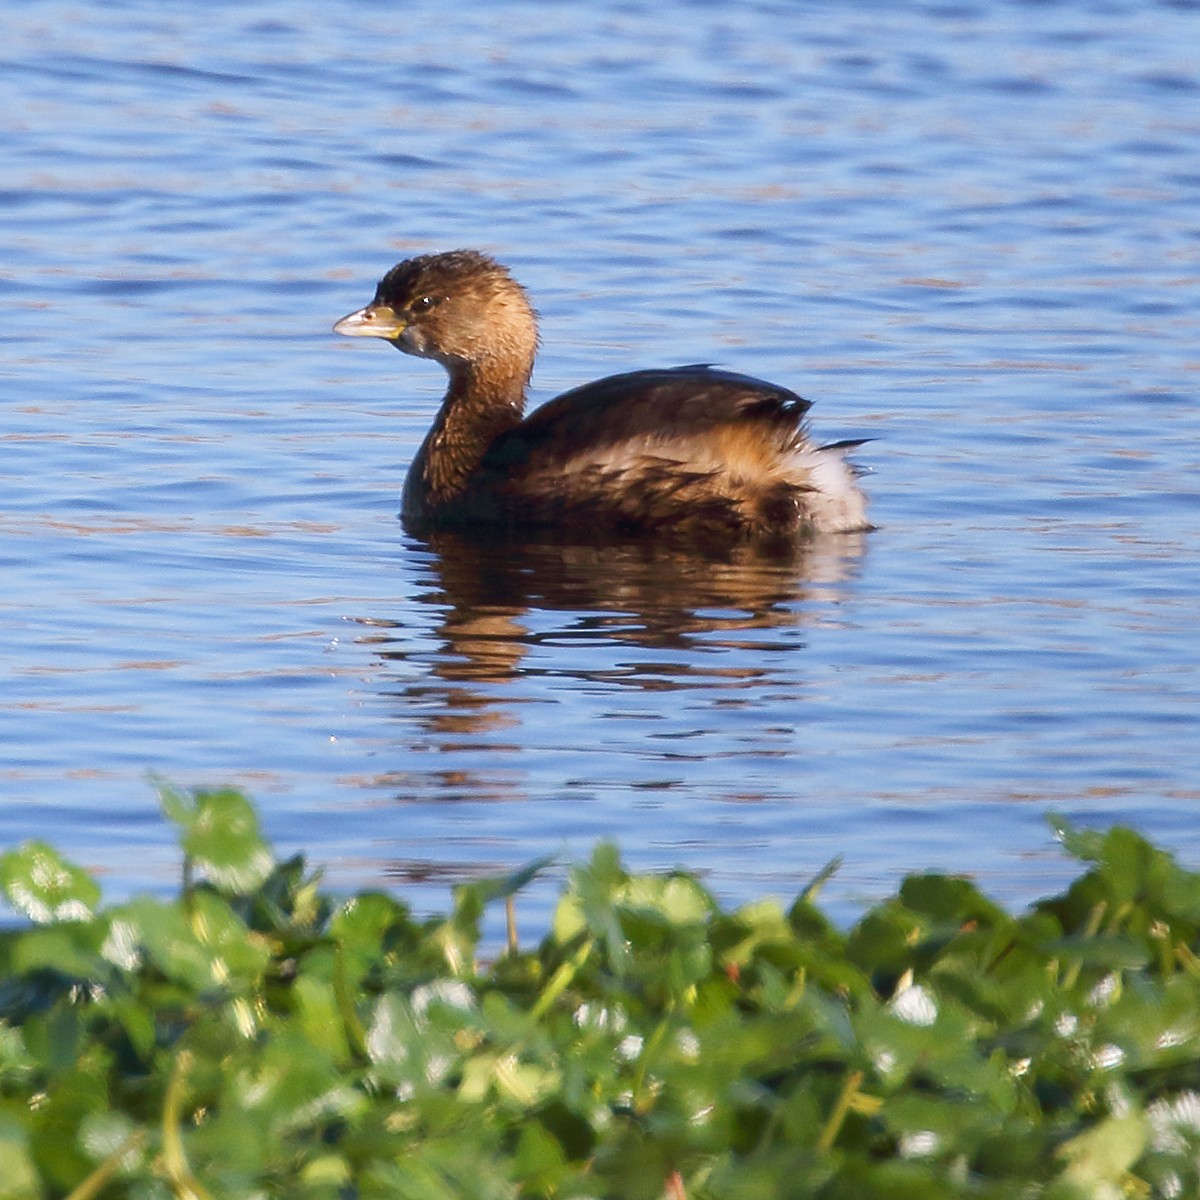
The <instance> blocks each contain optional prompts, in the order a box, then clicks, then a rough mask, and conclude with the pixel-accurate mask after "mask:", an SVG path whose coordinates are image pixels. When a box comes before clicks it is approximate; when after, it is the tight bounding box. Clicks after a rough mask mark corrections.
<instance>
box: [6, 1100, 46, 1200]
mask: <svg viewBox="0 0 1200 1200" xmlns="http://www.w3.org/2000/svg"><path fill="white" fill-rule="evenodd" d="M41 1195H42V1189H41V1186H40V1184H39V1183H38V1175H37V1171H36V1169H35V1168H34V1165H33V1159H32V1157H31V1156H30V1153H29V1135H28V1134H27V1133H26V1131H25V1129H24V1128H23V1127H22V1126H21V1125H20V1124H19V1123H18V1122H17V1121H16V1120H15V1119H14V1118H12V1117H10V1116H8V1115H7V1114H4V1113H0V1200H40V1197H41Z"/></svg>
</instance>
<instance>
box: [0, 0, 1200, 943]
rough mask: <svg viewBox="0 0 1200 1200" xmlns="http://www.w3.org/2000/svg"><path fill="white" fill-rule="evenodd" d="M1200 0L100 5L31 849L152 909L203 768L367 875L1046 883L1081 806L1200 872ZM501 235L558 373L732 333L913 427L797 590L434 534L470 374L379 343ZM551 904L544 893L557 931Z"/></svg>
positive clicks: (36, 308) (27, 292) (58, 457)
mask: <svg viewBox="0 0 1200 1200" xmlns="http://www.w3.org/2000/svg"><path fill="white" fill-rule="evenodd" d="M1197 44H1200V9H1198V7H1197V5H1195V4H1189V3H1171V4H1159V5H1149V4H1144V3H1141V2H1140V0H1138V2H1133V0H1130V2H1128V3H1123V2H1116V3H1106V4H1101V5H1095V4H1085V3H1083V2H1082V0H1063V2H1061V3H1029V4H1014V3H999V2H983V0H979V2H974V3H973V2H970V0H967V2H963V3H931V4H913V5H902V6H897V7H895V8H893V9H891V10H887V11H884V12H880V11H877V10H874V9H871V10H867V9H861V8H859V7H858V6H853V5H842V4H834V3H825V4H812V5H804V6H799V5H792V4H778V3H766V2H764V3H751V4H743V5H738V6H737V7H736V8H728V7H726V6H722V5H715V4H707V3H699V2H695V3H685V2H683V0H668V2H667V3H661V2H660V3H655V4H642V3H638V2H634V0H630V2H627V3H619V2H617V0H607V2H602V3H598V4H594V5H589V6H587V7H586V8H579V7H576V6H565V5H563V6H547V5H541V4H533V3H528V4H505V5H498V6H490V5H486V6H485V5H482V4H470V3H468V4H465V5H458V6H441V5H438V4H436V3H433V2H432V0H414V2H413V3H410V4H407V5H405V6H404V7H403V11H401V10H400V9H397V7H396V6H395V5H394V4H391V3H383V2H360V3H357V4H354V5H344V6H343V5H334V6H330V5H328V4H324V5H318V4H313V3H295V2H289V3H283V2H282V0H245V2H242V3H239V4H236V5H235V4H231V3H216V4H213V3H205V4H200V3H197V2H194V0H193V2H190V3H189V2H184V0H181V2H180V3H178V4H174V5H170V6H165V5H160V4H151V3H149V2H148V0H127V2H124V3H108V2H106V3H104V4H100V3H98V2H96V0H92V2H83V3H75V4H67V3H56V2H52V0H46V2H40V3H39V2H35V3H31V4H27V5H21V6H18V7H16V8H15V9H14V10H13V11H12V12H10V13H8V14H7V16H6V32H5V49H4V50H3V51H0V57H2V59H3V63H2V68H0V113H3V114H4V115H3V118H2V121H3V126H4V141H3V147H4V149H3V155H2V157H0V216H2V221H3V225H2V228H3V238H4V248H3V256H2V258H0V304H2V306H3V312H4V323H3V327H2V329H0V339H2V341H3V354H2V356H0V402H2V403H3V412H4V421H3V426H2V433H0V441H2V443H3V445H2V449H0V454H2V456H3V457H2V460H0V462H2V468H0V514H2V516H0V561H2V563H3V576H2V578H3V580H4V587H3V591H2V593H0V616H2V619H3V626H4V631H5V637H4V641H3V644H2V646H0V660H2V662H3V676H4V680H5V682H4V692H3V696H2V697H0V789H2V790H3V796H4V800H3V804H2V805H0V844H5V845H8V844H13V843H15V842H17V841H20V840H21V839H23V838H26V837H31V836H36V837H45V838H49V839H51V840H53V841H54V842H56V843H57V844H58V845H60V846H61V847H63V848H64V849H65V850H66V851H67V852H68V853H69V854H71V855H72V856H73V857H75V858H76V859H78V860H80V861H82V862H85V863H86V864H88V865H89V866H91V867H93V868H95V869H96V870H98V871H100V872H102V874H103V876H104V882H105V887H106V891H107V893H108V894H109V895H110V896H114V897H115V896H121V895H124V894H127V893H129V892H131V891H135V890H139V889H143V888H160V889H161V888H164V887H168V886H170V884H171V882H172V880H173V879H174V878H175V873H176V870H177V863H176V859H175V852H174V848H173V844H172V839H171V836H170V833H169V831H167V830H166V829H164V827H163V825H162V823H161V821H160V820H159V819H158V817H157V815H156V804H155V798H154V793H153V788H152V787H151V785H150V784H149V783H148V782H147V778H146V776H147V772H150V771H155V772H160V773H162V774H163V775H165V776H166V777H168V778H169V779H170V780H172V781H174V782H175V783H177V784H180V785H200V784H219V783H224V782H232V783H236V784H238V785H240V786H243V787H245V788H246V789H248V790H249V791H251V792H252V793H253V794H254V795H255V796H256V797H257V798H258V800H259V801H260V803H261V806H262V808H263V811H264V816H265V820H266V823H267V826H268V828H269V831H270V833H271V835H272V837H273V838H274V839H275V841H276V843H277V844H278V846H279V847H280V848H281V849H283V850H289V851H290V850H295V849H305V850H307V851H308V852H309V853H310V855H311V856H312V857H313V859H314V860H315V861H317V862H319V863H320V864H321V865H323V866H324V867H325V869H326V871H327V873H328V875H329V877H330V879H331V880H332V881H333V882H334V883H335V884H337V885H338V886H346V887H351V886H362V885H365V884H372V883H379V882H382V883H385V884H386V885H388V886H395V887H397V888H399V889H400V890H401V891H402V892H403V893H404V894H406V895H407V896H409V897H410V898H412V899H413V900H414V901H415V902H416V903H417V904H418V905H420V906H432V907H438V906H440V905H441V904H443V903H444V901H445V888H446V885H447V883H449V882H453V881H455V880H459V879H463V878H470V877H473V876H475V875H477V874H479V873H480V872H486V871H491V870H497V869H503V868H506V867H510V866H514V865H517V864H519V863H523V862H525V861H527V860H528V859H530V858H532V857H534V856H535V855H538V854H542V853H547V852H548V853H559V854H563V855H568V856H569V855H572V854H574V855H581V854H585V853H587V851H588V850H589V848H590V846H591V844H592V843H593V841H594V840H595V839H596V838H598V837H601V836H611V837H614V838H616V839H617V840H618V841H619V842H620V844H621V845H622V847H623V849H624V851H625V853H626V855H627V857H628V858H629V860H630V861H631V862H632V863H633V864H634V865H636V866H638V867H665V866H671V865H674V864H682V865H685V866H687V867H690V868H692V869H696V870H700V871H703V872H704V873H705V874H706V875H707V877H708V878H709V880H710V882H711V884H712V886H714V887H715V888H716V889H717V890H718V892H720V893H721V894H722V895H723V896H724V897H726V898H727V899H730V900H740V899H745V898H748V897H751V896H757V895H761V894H763V893H773V894H777V895H780V896H784V897H786V896H789V895H791V894H792V893H794V891H795V890H796V889H797V888H798V887H799V886H801V885H802V884H803V882H804V881H805V880H806V879H808V878H809V877H810V876H811V875H812V874H813V873H814V872H815V871H816V870H818V869H819V868H820V867H821V866H822V865H823V864H824V863H825V862H826V861H827V860H828V859H830V858H831V857H833V856H834V855H837V854H841V855H843V857H844V862H843V866H842V869H841V872H840V873H839V875H838V877H837V879H836V880H835V882H834V884H833V885H832V887H831V890H830V892H829V895H830V897H831V902H832V904H833V905H834V908H835V911H837V912H840V913H850V912H852V911H854V909H855V906H856V905H858V904H861V903H863V902H864V901H867V900H870V899H871V898H874V897H878V896H880V895H882V894H884V893H885V892H886V891H887V890H889V889H890V888H891V887H892V886H894V884H895V882H896V881H897V880H898V878H899V877H900V876H901V875H902V874H903V873H905V872H906V871H908V870H910V869H914V868H924V867H932V868H941V869H950V870H956V871H967V872H969V873H971V874H972V875H973V876H975V877H976V878H977V879H978V880H979V881H980V882H981V884H982V885H983V886H984V887H985V888H986V889H987V890H988V891H989V892H991V893H992V894H993V895H996V896H997V897H999V898H1001V899H1003V900H1005V901H1007V902H1010V903H1014V904H1020V903H1024V902H1027V901H1028V900H1030V899H1032V898H1034V897H1035V896H1037V895H1040V894H1042V893H1044V892H1045V891H1046V890H1047V889H1048V888H1051V887H1053V886H1056V885H1057V884H1058V883H1060V882H1061V881H1062V880H1063V879H1065V878H1066V877H1067V876H1068V874H1069V871H1070V868H1069V867H1068V866H1067V865H1066V864H1064V863H1063V862H1062V860H1061V859H1060V857H1059V856H1058V854H1057V852H1056V848H1055V846H1054V843H1053V841H1052V839H1051V837H1050V835H1049V832H1048V828H1047V825H1046V822H1045V815H1046V813H1047V812H1048V811H1051V810H1054V811H1059V812H1062V813H1065V814H1067V815H1068V816H1070V817H1071V818H1072V819H1074V820H1076V821H1078V822H1081V823H1085V824H1105V823H1109V822H1112V821H1118V820H1119V821H1124V822H1129V823H1132V824H1134V825H1136V826H1137V827H1138V828H1141V829H1143V830H1145V831H1146V832H1147V833H1149V834H1150V835H1151V836H1153V837H1154V838H1156V839H1158V840H1160V841H1162V842H1163V843H1165V844H1167V845H1169V846H1171V847H1172V848H1173V849H1175V850H1176V851H1178V853H1179V854H1180V855H1181V857H1183V858H1184V859H1185V860H1186V861H1189V862H1192V863H1196V862H1200V832H1198V830H1200V823H1198V822H1197V821H1196V820H1195V814H1196V811H1197V800H1198V799H1200V781H1198V779H1197V770H1196V768H1197V761H1198V759H1200V754H1198V751H1200V727H1198V726H1200V716H1198V714H1200V670H1198V662H1197V659H1198V655H1197V642H1196V636H1195V633H1194V625H1195V612H1196V603H1197V596H1198V595H1200V566H1198V556H1197V552H1196V548H1197V545H1198V544H1200V504H1198V503H1197V483H1196V480H1197V466H1198V462H1197V459H1198V452H1197V445H1198V444H1200V416H1198V412H1197V399H1196V392H1197V378H1198V372H1200V358H1198V356H1197V349H1196V347H1197V344H1198V341H1200V336H1198V335H1200V287H1198V285H1200V216H1198V214H1200V72H1198V71H1197V68H1196V65H1195V47H1196V46H1197ZM462 245H465V246H478V247H480V248H484V249H487V250H490V251H492V252H493V253H495V254H496V255H497V256H498V257H500V258H501V259H502V260H504V261H505V262H507V263H509V264H510V265H511V266H512V268H513V269H514V271H515V273H516V274H517V275H518V277H519V278H520V279H522V280H523V281H524V282H525V283H526V285H527V286H528V287H529V288H530V290H531V291H532V293H533V295H534V297H535V300H536V302H537V304H538V306H539V308H540V310H541V311H542V313H543V336H544V349H543V353H542V355H541V357H540V360H539V366H538V370H537V373H536V375H535V379H534V399H535V400H540V399H544V398H546V397H548V396H551V395H553V394H555V393H556V392H558V391H560V390H562V389H564V388H566V387H568V386H571V385H573V384H575V383H578V382H581V381H583V380H586V379H589V378H593V377H596V376H598V375H600V374H604V373H607V372H610V371H615V370H621V369H628V368H633V367H638V366H651V365H661V364H667V363H678V362H694V361H716V362H719V363H721V364H723V365H725V366H727V367H729V368H731V369H734V370H740V371H745V372H748V373H751V374H756V375H760V376H763V377H766V378H770V379H774V380H778V381H779V382H781V383H785V384H788V385H789V386H792V387H795V388H796V389H797V390H799V391H801V392H802V393H803V394H805V395H807V396H809V397H810V398H812V399H813V400H814V401H815V402H816V403H815V408H814V414H813V416H814V425H815V427H816V430H817V432H818V435H819V436H821V437H823V438H827V439H830V440H832V439H834V438H841V437H870V438H873V439H875V440H874V441H873V442H871V444H870V445H868V446H866V447H865V448H864V449H863V450H862V451H861V453H860V459H861V461H862V462H863V464H864V465H866V466H867V467H869V468H870V470H871V474H870V475H869V476H868V477H867V479H866V481H865V482H866V486H867V489H868V490H869V492H870V494H871V497H872V503H873V507H872V515H873V517H874V518H875V520H876V521H877V522H878V523H879V526H880V529H879V530H878V531H877V532H875V533H873V534H871V535H869V536H868V537H866V538H862V539H858V538H845V539H834V540H833V541H831V542H829V543H819V544H817V545H814V546H813V547H811V548H808V549H807V550H806V551H805V552H804V553H803V554H801V555H800V556H799V557H798V558H797V561H796V562H794V563H791V564H779V563H775V564H770V563H761V562H754V561H735V562H726V563H712V562H697V561H694V560H689V559H687V558H685V557H682V556H678V555H662V554H659V555H654V554H646V553H644V552H634V551H631V550H628V549H625V550H622V549H620V548H617V547H613V548H609V549H604V550H593V551H586V552H585V551H582V550H580V551H575V552H568V553H555V552H550V551H547V550H538V549H536V548H531V549H530V550H529V551H528V552H527V553H525V554H521V555H513V554H496V553H488V552H485V551H481V550H480V548H479V547H477V546H475V547H471V546H464V545H462V544H461V543H456V542H454V541H452V540H447V541H444V542H441V543H437V544H434V545H429V544H425V543H422V542H419V541H416V540H414V539H411V538H408V537H406V536H405V534H404V533H403V532H402V530H401V529H400V527H399V525H398V522H397V520H396V515H395V514H396V510H397V508H398V501H399V489H400V485H401V480H402V477H403V471H404V468H405V466H406V464H407V462H408V460H409V458H410V457H411V455H412V453H413V451H414V450H415V448H416V446H417V444H418V443H419V440H420V438H421V436H422V434H423V432H424V429H425V428H426V426H427V424H428V422H429V420H430V419H431V416H432V411H433V406H434V404H435V403H436V400H437V398H438V396H439V395H440V389H441V387H442V378H441V376H440V374H439V372H438V371H437V370H436V368H434V367H433V365H432V364H428V363H420V362H418V361H415V360H412V359H405V358H402V357H401V356H399V355H397V354H395V353H393V352H391V351H390V350H389V349H388V348H387V347H385V346H383V345H380V344H375V343H361V342H344V341H341V340H340V339H337V338H335V337H334V336H333V335H332V334H331V333H330V332H329V327H330V325H331V324H332V322H333V321H334V320H335V319H336V318H337V317H339V316H341V315H342V314H343V313H345V312H348V311H349V310H351V309H353V308H357V307H359V306H360V305H361V304H362V303H364V302H365V301H366V300H367V299H368V298H369V296H370V294H371V291H372V288H373V286H374V281H375V279H376V278H377V277H378V275H380V274H381V273H382V272H383V270H384V269H386V268H387V267H388V266H390V265H391V263H392V262H394V261H395V260H397V259H398V258H401V257H404V256H405V255H407V254H409V253H412V252H417V251H425V250H432V249H446V248H451V247H455V246H462ZM529 903H530V904H531V905H532V906H533V915H532V917H531V919H532V920H534V921H536V920H537V919H538V915H539V913H540V911H541V910H540V909H539V908H538V905H539V904H540V903H541V901H539V900H538V898H537V895H535V897H534V899H533V900H531V901H530V902H529Z"/></svg>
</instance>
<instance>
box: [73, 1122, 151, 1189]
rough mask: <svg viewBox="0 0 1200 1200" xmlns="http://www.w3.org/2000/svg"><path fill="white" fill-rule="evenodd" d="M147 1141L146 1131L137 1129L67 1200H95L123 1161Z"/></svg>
mask: <svg viewBox="0 0 1200 1200" xmlns="http://www.w3.org/2000/svg"><path fill="white" fill-rule="evenodd" d="M145 1140H146V1131H145V1130H144V1129H135V1130H134V1131H133V1132H132V1133H131V1134H130V1135H129V1136H128V1137H127V1138H126V1139H125V1140H124V1141H123V1142H122V1143H121V1144H120V1145H119V1146H118V1147H117V1148H116V1149H115V1150H114V1151H113V1152H112V1153H111V1154H110V1155H109V1156H108V1157H107V1158H106V1159H105V1160H104V1161H103V1162H102V1163H100V1165H99V1166H98V1167H97V1168H96V1169H95V1170H94V1171H93V1172H92V1173H91V1174H90V1175H89V1176H88V1177H87V1178H86V1179H85V1180H83V1182H82V1183H80V1184H79V1185H78V1187H76V1188H74V1189H72V1191H71V1192H70V1193H68V1195H67V1197H66V1200H93V1197H95V1196H98V1195H99V1194H100V1192H101V1191H103V1189H104V1185H105V1184H106V1183H108V1181H109V1180H110V1179H111V1178H112V1176H113V1175H114V1174H115V1173H116V1170H117V1168H118V1167H119V1166H120V1165H121V1160H122V1159H123V1158H124V1157H125V1156H126V1155H127V1154H128V1153H129V1152H130V1151H131V1150H134V1149H136V1148H137V1147H139V1146H140V1145H141V1144H142V1142H144V1141H145Z"/></svg>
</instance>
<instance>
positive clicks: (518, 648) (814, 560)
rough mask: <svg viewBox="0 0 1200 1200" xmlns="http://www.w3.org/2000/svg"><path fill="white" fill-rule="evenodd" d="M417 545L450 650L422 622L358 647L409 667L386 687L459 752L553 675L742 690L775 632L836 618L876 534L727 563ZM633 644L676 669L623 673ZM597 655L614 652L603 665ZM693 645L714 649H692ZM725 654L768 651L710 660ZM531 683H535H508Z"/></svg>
mask: <svg viewBox="0 0 1200 1200" xmlns="http://www.w3.org/2000/svg"><path fill="white" fill-rule="evenodd" d="M412 545H413V547H414V549H417V550H418V551H424V556H423V557H424V559H425V562H424V564H423V566H424V570H423V571H422V576H423V580H422V581H423V582H424V583H425V585H426V586H425V587H424V588H423V589H422V590H421V591H420V592H419V593H418V596H417V602H418V604H419V605H420V607H421V608H422V609H426V610H427V611H428V613H429V615H430V618H431V619H430V621H429V622H428V623H426V622H425V621H421V622H420V624H421V626H422V627H423V628H424V630H425V631H426V634H427V633H428V631H430V629H431V628H432V629H433V630H435V631H436V638H437V640H438V642H439V647H438V649H437V650H435V651H433V652H432V653H431V652H430V647H429V642H428V637H427V636H426V637H420V638H414V637H413V630H412V628H411V624H412V616H411V613H410V614H409V619H408V620H407V621H398V620H394V619H387V618H360V621H361V623H362V624H363V625H365V626H368V627H370V628H371V629H372V632H371V633H370V634H365V635H364V636H363V637H362V638H361V639H360V640H361V641H362V642H365V643H368V644H370V645H371V646H372V648H373V650H374V651H375V653H376V654H377V655H378V657H379V659H380V660H381V662H382V663H383V664H385V666H388V667H396V668H397V671H396V673H395V675H394V676H393V677H392V678H391V679H390V680H388V682H389V683H390V684H391V685H398V686H388V687H387V692H388V695H389V696H390V697H391V698H392V699H394V700H395V701H396V702H397V703H398V704H400V703H401V702H403V709H404V718H405V720H406V721H413V720H414V719H415V721H416V723H417V725H418V726H419V727H420V729H421V730H422V731H423V735H424V737H425V738H428V739H430V741H431V742H432V743H434V744H435V745H436V748H438V749H441V750H450V749H454V748H456V739H460V738H464V737H468V738H469V737H470V736H472V735H478V734H480V733H484V732H489V733H495V732H497V731H499V730H503V729H507V728H513V727H516V726H517V725H519V724H520V723H521V720H522V717H521V715H520V709H521V706H522V705H526V704H530V703H536V702H537V701H538V699H539V696H538V692H539V688H538V687H537V686H536V680H537V679H539V678H545V677H546V676H552V677H553V678H554V679H555V680H557V681H559V683H560V684H563V685H565V686H569V685H570V681H572V680H573V681H574V683H575V685H576V686H583V685H586V683H587V682H588V681H599V680H603V681H614V680H616V681H620V682H622V683H623V684H625V685H626V686H629V687H634V688H639V689H644V690H651V689H660V690H661V689H670V688H672V687H676V686H688V685H689V683H695V682H697V679H702V680H703V681H704V685H705V686H708V687H714V686H716V687H720V686H726V687H736V686H737V685H738V682H739V681H740V680H743V679H745V678H747V677H753V676H755V675H757V674H760V673H761V667H759V666H756V665H755V658H756V657H757V656H759V655H761V652H762V650H763V648H764V634H767V635H769V634H770V633H771V632H772V631H775V632H776V633H777V634H779V635H780V636H779V637H778V638H777V639H776V640H777V641H778V642H779V644H781V645H782V644H784V643H785V642H786V640H787V639H786V637H785V636H784V635H792V636H793V640H792V641H791V642H790V643H789V644H790V645H792V646H794V645H795V644H796V641H795V640H794V631H796V630H799V629H802V628H803V627H804V625H805V624H806V623H808V622H809V620H810V619H812V615H813V611H814V607H815V608H817V609H819V610H821V611H824V610H825V609H827V607H828V605H829V603H830V602H831V601H835V600H836V599H838V597H839V594H840V593H842V592H844V591H845V590H846V588H847V587H848V585H849V584H850V583H851V582H852V581H853V579H854V578H855V576H856V574H857V569H858V566H859V563H860V560H861V556H862V553H863V548H864V539H863V538H862V536H860V535H855V534H839V535H832V536H829V537H826V538H817V539H813V540H811V541H807V542H798V543H796V544H795V545H794V546H793V547H791V548H790V549H789V552H787V553H780V552H778V551H776V552H774V553H767V552H764V551H762V550H761V549H758V548H755V547H753V546H742V547H738V548H737V551H736V552H726V553H723V554H721V555H719V556H708V555H705V554H702V553H698V552H695V551H690V552H682V551H680V550H679V549H678V548H675V549H673V550H671V551H669V552H668V551H665V550H664V549H663V547H662V546H661V545H650V544H648V543H647V544H643V543H621V544H613V543H608V544H597V545H587V544H582V545H581V544H578V543H572V544H557V543H554V542H543V543H536V542H527V541H522V542H520V543H507V542H504V541H500V542H496V541H488V540H485V539H481V538H480V537H478V536H477V535H469V534H462V533H457V532H455V533H449V532H446V533H439V534H437V535H436V536H435V537H433V538H431V539H430V540H429V541H425V542H414V543H412ZM813 600H819V601H820V603H819V605H815V606H814V605H811V604H809V603H808V602H810V601H813ZM766 640H767V642H769V641H770V638H769V636H768V638H767V639H766ZM622 646H637V647H642V648H661V649H662V650H664V651H670V652H672V655H673V658H672V661H671V663H670V664H669V668H668V667H667V664H663V663H659V664H657V666H652V665H650V664H646V663H645V662H642V663H641V665H640V666H630V665H628V664H626V665H625V666H620V665H618V662H617V660H618V659H619V657H620V655H619V650H620V648H621V647H622ZM597 647H607V649H608V651H609V652H608V653H605V654H603V655H600V656H598V655H597V654H596V653H595V649H596V648H597ZM689 649H695V650H698V651H699V650H703V651H704V653H702V654H701V653H698V654H695V655H687V654H686V653H684V654H682V655H681V654H680V652H681V651H684V652H686V651H687V650H689ZM718 649H724V650H729V651H738V650H753V651H755V652H756V653H755V655H738V654H736V653H733V654H729V655H716V654H713V653H712V652H713V651H714V650H718ZM531 657H532V659H533V661H531ZM598 659H599V660H600V661H599V662H598ZM384 679H385V680H386V679H387V673H385V676H384ZM521 681H524V682H525V683H529V682H530V681H534V683H535V686H521V687H517V686H506V685H515V684H517V683H519V682H521ZM564 681H565V683H564ZM381 682H382V680H381ZM430 748H432V747H430ZM492 748H493V749H496V748H497V747H496V746H495V744H494V743H492ZM513 748H517V747H515V746H514V747H513Z"/></svg>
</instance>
